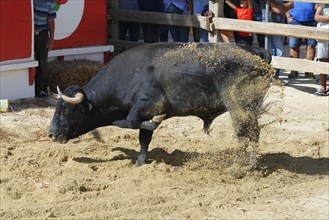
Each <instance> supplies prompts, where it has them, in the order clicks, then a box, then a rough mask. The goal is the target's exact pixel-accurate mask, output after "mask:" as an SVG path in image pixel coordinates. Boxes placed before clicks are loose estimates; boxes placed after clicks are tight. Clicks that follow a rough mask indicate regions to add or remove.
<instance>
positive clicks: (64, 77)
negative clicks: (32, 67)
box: [45, 60, 105, 91]
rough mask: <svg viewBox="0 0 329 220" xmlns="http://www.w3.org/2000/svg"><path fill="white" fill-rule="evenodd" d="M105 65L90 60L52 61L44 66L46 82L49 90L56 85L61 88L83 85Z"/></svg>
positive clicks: (54, 89) (53, 88)
mask: <svg viewBox="0 0 329 220" xmlns="http://www.w3.org/2000/svg"><path fill="white" fill-rule="evenodd" d="M104 66H105V65H104V64H103V63H99V62H96V61H91V60H74V61H54V62H49V63H48V64H47V68H46V74H45V76H46V83H47V86H49V87H50V89H51V90H53V91H56V86H59V87H60V89H61V90H64V89H66V88H67V87H69V86H71V85H79V86H83V85H85V84H86V83H87V82H89V80H90V79H91V78H92V77H93V76H94V75H96V74H97V73H98V72H99V71H100V70H101V69H102V68H103V67H104Z"/></svg>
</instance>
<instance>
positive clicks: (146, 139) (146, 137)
mask: <svg viewBox="0 0 329 220" xmlns="http://www.w3.org/2000/svg"><path fill="white" fill-rule="evenodd" d="M152 135H153V131H149V130H144V129H140V130H139V144H140V147H141V150H140V154H139V156H138V159H137V161H136V164H135V165H136V166H142V165H143V164H145V161H146V157H147V151H148V147H149V145H150V143H151V140H152Z"/></svg>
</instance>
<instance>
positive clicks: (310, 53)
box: [306, 45, 315, 60]
mask: <svg viewBox="0 0 329 220" xmlns="http://www.w3.org/2000/svg"><path fill="white" fill-rule="evenodd" d="M314 57H315V46H313V45H310V46H307V51H306V59H307V60H314Z"/></svg>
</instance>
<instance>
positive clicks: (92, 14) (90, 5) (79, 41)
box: [54, 0, 107, 49]
mask: <svg viewBox="0 0 329 220" xmlns="http://www.w3.org/2000/svg"><path fill="white" fill-rule="evenodd" d="M106 19H107V11H106V0H85V6H84V12H83V17H82V19H81V22H80V24H79V26H78V27H77V29H76V30H75V32H74V33H73V34H72V35H70V36H69V37H67V38H65V39H61V40H55V42H54V49H63V48H73V47H84V46H96V45H106V43H107V39H106V37H107V31H106V28H107V27H106V22H107V21H106Z"/></svg>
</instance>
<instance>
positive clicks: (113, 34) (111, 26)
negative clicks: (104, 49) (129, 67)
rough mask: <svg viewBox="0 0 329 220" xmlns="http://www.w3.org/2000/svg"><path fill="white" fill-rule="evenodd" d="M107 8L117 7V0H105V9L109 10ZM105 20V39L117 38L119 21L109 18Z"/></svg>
mask: <svg viewBox="0 0 329 220" xmlns="http://www.w3.org/2000/svg"><path fill="white" fill-rule="evenodd" d="M109 9H119V0H107V10H108V11H109ZM107 14H109V13H107ZM109 16H111V15H109ZM107 21H108V22H107V41H108V42H109V39H111V40H119V21H116V20H113V19H109V18H108V19H107Z"/></svg>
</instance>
